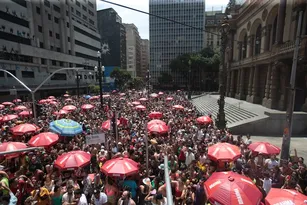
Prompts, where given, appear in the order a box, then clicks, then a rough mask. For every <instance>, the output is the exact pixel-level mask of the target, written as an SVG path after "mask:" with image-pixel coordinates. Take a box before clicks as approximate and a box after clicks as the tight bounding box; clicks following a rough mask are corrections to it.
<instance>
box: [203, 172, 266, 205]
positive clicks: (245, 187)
mask: <svg viewBox="0 0 307 205" xmlns="http://www.w3.org/2000/svg"><path fill="white" fill-rule="evenodd" d="M204 188H205V192H206V196H207V197H208V200H209V201H210V203H211V204H220V205H239V204H246V205H259V204H260V202H261V199H262V193H261V192H260V191H259V189H258V188H257V186H256V185H255V184H254V183H253V182H252V181H251V180H250V179H249V178H248V177H245V176H243V175H240V174H237V173H234V172H214V173H213V174H212V175H211V176H210V177H209V178H208V180H207V181H206V182H205V183H204Z"/></svg>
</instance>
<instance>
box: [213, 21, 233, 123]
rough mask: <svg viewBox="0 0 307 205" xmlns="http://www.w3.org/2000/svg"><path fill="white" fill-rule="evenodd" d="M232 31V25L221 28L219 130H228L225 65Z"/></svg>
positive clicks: (223, 25) (217, 120)
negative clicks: (229, 36)
mask: <svg viewBox="0 0 307 205" xmlns="http://www.w3.org/2000/svg"><path fill="white" fill-rule="evenodd" d="M229 30H230V25H229V23H228V22H225V23H223V24H222V26H221V34H222V35H221V65H222V69H220V72H219V82H220V83H219V84H220V89H219V91H220V98H219V99H218V101H217V102H218V105H219V112H218V114H217V119H216V126H217V128H218V129H225V128H226V123H227V121H226V118H225V110H224V106H225V90H226V85H225V84H226V63H225V51H226V46H227V43H228V32H229Z"/></svg>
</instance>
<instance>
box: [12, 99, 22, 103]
mask: <svg viewBox="0 0 307 205" xmlns="http://www.w3.org/2000/svg"><path fill="white" fill-rule="evenodd" d="M20 102H22V100H20V99H14V100H13V103H20Z"/></svg>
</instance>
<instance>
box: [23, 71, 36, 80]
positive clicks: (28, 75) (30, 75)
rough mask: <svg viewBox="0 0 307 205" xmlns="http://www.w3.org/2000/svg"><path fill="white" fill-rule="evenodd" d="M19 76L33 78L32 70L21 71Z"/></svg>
mask: <svg viewBox="0 0 307 205" xmlns="http://www.w3.org/2000/svg"><path fill="white" fill-rule="evenodd" d="M21 76H22V77H23V78H35V75H34V72H33V71H21Z"/></svg>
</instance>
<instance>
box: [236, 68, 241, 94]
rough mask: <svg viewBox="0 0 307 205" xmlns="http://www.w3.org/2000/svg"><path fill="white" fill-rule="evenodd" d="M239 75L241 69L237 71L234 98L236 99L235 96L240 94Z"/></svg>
mask: <svg viewBox="0 0 307 205" xmlns="http://www.w3.org/2000/svg"><path fill="white" fill-rule="evenodd" d="M240 73H241V69H238V73H237V82H236V93H235V98H237V96H238V95H239V93H240V81H241V74H240Z"/></svg>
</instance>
